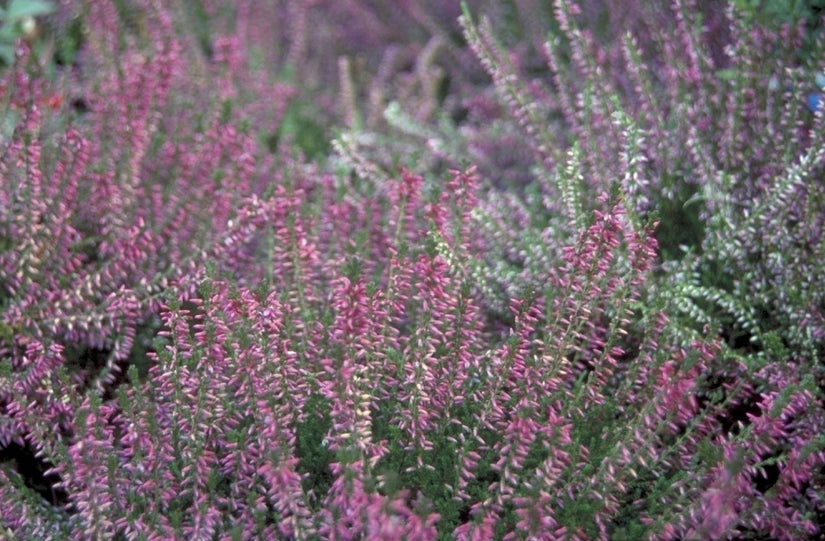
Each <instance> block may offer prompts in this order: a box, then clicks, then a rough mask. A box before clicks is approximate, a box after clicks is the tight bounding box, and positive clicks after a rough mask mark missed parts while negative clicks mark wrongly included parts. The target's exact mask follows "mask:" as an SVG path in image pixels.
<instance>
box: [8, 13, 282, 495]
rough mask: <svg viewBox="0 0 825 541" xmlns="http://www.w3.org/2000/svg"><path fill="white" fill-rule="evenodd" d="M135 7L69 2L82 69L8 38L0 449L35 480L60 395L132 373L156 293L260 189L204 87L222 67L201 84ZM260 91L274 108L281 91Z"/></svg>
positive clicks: (184, 275) (191, 270) (228, 110)
mask: <svg viewBox="0 0 825 541" xmlns="http://www.w3.org/2000/svg"><path fill="white" fill-rule="evenodd" d="M136 7H141V8H142V9H143V11H141V13H142V14H143V16H145V19H144V22H145V23H146V25H145V26H144V27H142V29H135V30H134V31H130V30H128V29H124V28H123V27H121V25H120V19H119V17H118V13H117V11H116V6H115V5H114V4H111V3H106V2H102V3H94V4H90V5H85V6H75V8H74V9H78V10H80V11H82V15H83V17H84V18H83V21H84V22H83V24H85V25H87V26H88V29H87V30H88V31H87V32H85V33H84V35H85V36H86V38H85V42H84V43H83V44H82V46H81V49H80V50H79V51H78V55H80V56H82V59H83V62H82V65H78V66H75V67H71V68H69V67H67V68H66V69H61V70H59V71H58V72H57V73H53V72H52V69H53V68H54V66H53V65H45V62H41V59H39V58H35V57H32V56H30V55H29V51H28V48H27V47H26V45H25V44H24V43H20V44H19V45H20V46H19V48H18V50H17V55H18V57H17V62H16V64H15V66H13V67H12V68H10V69H8V70H7V71H5V72H4V73H3V74H2V77H3V81H2V104H3V105H2V115H3V119H2V124H3V132H2V141H0V145H2V157H0V172H2V173H1V174H2V179H3V181H2V183H0V216H2V218H0V223H2V225H0V239H2V241H1V242H0V269H2V270H0V287H2V289H1V290H0V291H2V293H0V313H2V320H0V351H2V364H1V365H0V366H2V386H0V394H1V395H2V396H0V446H2V447H3V453H4V455H3V456H4V459H5V458H6V456H7V455H12V457H13V458H14V457H15V456H18V457H22V458H15V460H19V461H21V464H22V462H27V463H28V462H30V463H31V468H33V469H34V474H33V475H34V476H35V477H39V478H40V479H41V480H42V473H43V471H42V470H43V469H44V468H45V467H46V466H45V465H44V464H43V463H42V462H41V461H39V460H37V459H36V458H35V455H40V453H41V448H42V446H44V445H47V444H48V442H49V441H51V440H53V439H54V438H55V437H56V436H59V435H61V434H63V435H65V434H67V433H68V432H70V431H71V417H72V416H73V413H72V412H73V411H74V410H73V405H72V403H71V400H69V399H68V398H67V397H68V396H70V395H74V394H77V395H78V396H81V395H83V394H84V393H85V392H86V391H87V390H91V391H90V392H92V393H99V394H102V395H107V394H108V393H110V392H111V390H112V388H113V387H114V386H115V385H116V384H117V383H118V381H120V380H121V379H122V378H123V376H124V374H123V372H124V371H125V369H126V368H127V367H128V366H129V365H132V364H134V365H136V367H137V368H138V369H139V371H140V372H141V373H144V374H145V372H146V370H147V369H148V360H147V358H146V356H145V349H146V348H147V347H148V346H149V344H150V342H151V338H152V336H153V335H154V333H155V332H156V331H157V328H158V325H159V324H160V323H159V320H158V319H157V316H158V310H159V308H160V306H161V302H160V301H161V295H162V294H163V292H164V291H165V290H167V289H169V288H172V289H174V290H175V291H180V290H184V291H185V290H187V289H189V288H190V286H188V285H187V284H189V283H190V282H191V278H192V276H194V275H196V274H197V272H198V269H199V268H202V267H203V266H204V265H205V263H206V261H207V259H208V258H209V254H210V252H214V245H215V243H216V242H217V239H218V238H219V235H220V234H221V232H222V231H225V230H226V228H227V227H228V224H229V223H230V220H231V218H232V216H233V215H234V214H235V212H236V207H237V206H238V204H239V202H240V201H241V199H242V198H243V197H245V196H247V195H249V194H251V193H253V192H254V191H256V190H262V189H263V187H262V186H260V185H258V183H257V179H258V177H256V173H257V171H258V170H259V167H260V168H261V169H265V168H266V167H267V162H266V159H260V160H259V157H260V153H259V152H258V150H257V146H256V144H255V137H254V133H249V132H244V131H243V129H244V128H243V126H242V124H243V120H244V116H243V113H244V111H243V109H242V107H241V106H240V105H242V103H241V104H240V105H239V106H238V107H237V108H235V109H234V110H233V103H235V102H233V101H232V100H233V99H236V101H237V102H240V100H239V99H237V98H236V96H234V95H231V94H228V95H225V96H221V95H214V94H213V93H212V86H211V85H212V84H214V83H215V82H217V83H219V84H223V85H224V86H225V88H227V89H228V90H227V92H229V91H230V90H231V88H232V84H233V82H234V81H233V80H232V79H231V78H230V77H227V76H223V75H222V72H221V71H220V70H221V68H222V64H220V63H217V64H216V65H215V67H214V69H213V71H214V73H213V74H211V75H210V77H213V76H214V80H207V79H205V78H203V77H205V76H206V73H200V72H198V69H199V68H205V66H204V64H203V62H202V61H201V62H200V63H198V62H197V60H198V54H197V51H193V49H191V48H188V47H186V46H185V45H186V44H185V43H183V44H182V43H181V42H179V41H178V40H176V38H175V37H174V35H175V32H174V31H173V20H172V18H171V17H170V13H169V12H167V11H166V10H165V9H163V8H160V7H158V6H153V5H152V4H149V3H147V4H145V5H144V4H141V5H140V6H136ZM56 16H66V14H65V13H59V14H57V15H56ZM121 30H123V31H122V32H121ZM233 67H234V68H236V69H238V70H240V69H241V68H240V67H238V66H233ZM271 97H272V102H271V103H270V104H271V106H272V108H273V111H275V113H274V114H275V115H276V116H277V114H279V111H282V110H283V109H284V102H285V101H287V100H288V97H289V93H288V92H282V91H279V90H278V89H276V90H275V91H274V92H272V93H271ZM58 372H61V373H62V374H63V375H64V376H65V378H64V379H58V378H57V374H58ZM24 412H28V413H26V414H25V415H24ZM24 416H25V417H26V420H24V418H23V417H24ZM21 467H22V466H21ZM37 482H38V483H40V482H41V481H37ZM49 484H51V483H49V482H46V486H48V485H49ZM43 493H44V494H48V498H49V499H51V500H52V501H53V502H55V501H56V500H59V499H60V497H59V495H58V494H59V491H58V492H54V491H50V490H48V489H44V490H43Z"/></svg>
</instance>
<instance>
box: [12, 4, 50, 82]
mask: <svg viewBox="0 0 825 541" xmlns="http://www.w3.org/2000/svg"><path fill="white" fill-rule="evenodd" d="M52 11H54V6H53V5H52V3H51V2H48V1H45V0H11V1H10V2H9V3H8V5H6V7H5V8H0V60H3V62H4V63H5V64H6V65H7V66H10V65H12V63H14V51H15V48H16V46H17V40H18V39H20V38H26V39H30V38H33V37H34V36H35V35H36V33H37V21H36V20H35V18H36V17H40V16H43V15H47V14H49V13H51V12H52Z"/></svg>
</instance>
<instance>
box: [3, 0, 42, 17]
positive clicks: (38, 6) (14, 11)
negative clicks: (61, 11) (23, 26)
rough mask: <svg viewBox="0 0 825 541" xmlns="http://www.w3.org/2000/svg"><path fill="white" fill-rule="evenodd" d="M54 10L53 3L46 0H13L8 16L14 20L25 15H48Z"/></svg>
mask: <svg viewBox="0 0 825 541" xmlns="http://www.w3.org/2000/svg"><path fill="white" fill-rule="evenodd" d="M52 11H54V6H53V5H52V3H51V2H46V1H44V0H12V2H11V4H9V9H8V11H7V13H6V18H7V19H8V20H10V21H14V20H18V19H22V18H24V17H37V16H38V15H47V14H49V13H51V12H52Z"/></svg>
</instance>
